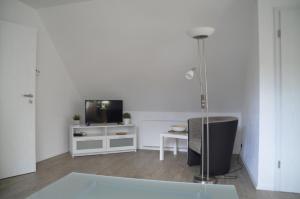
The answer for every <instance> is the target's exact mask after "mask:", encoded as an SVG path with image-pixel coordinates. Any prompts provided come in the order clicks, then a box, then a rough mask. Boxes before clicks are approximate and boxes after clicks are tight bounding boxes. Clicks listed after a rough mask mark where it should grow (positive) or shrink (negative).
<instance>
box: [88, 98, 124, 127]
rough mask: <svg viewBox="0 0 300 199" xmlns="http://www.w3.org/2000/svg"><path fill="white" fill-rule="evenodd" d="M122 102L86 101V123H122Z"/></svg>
mask: <svg viewBox="0 0 300 199" xmlns="http://www.w3.org/2000/svg"><path fill="white" fill-rule="evenodd" d="M122 114H123V101H122V100H86V101H85V123H86V124H97V123H120V122H122V119H123V117H122Z"/></svg>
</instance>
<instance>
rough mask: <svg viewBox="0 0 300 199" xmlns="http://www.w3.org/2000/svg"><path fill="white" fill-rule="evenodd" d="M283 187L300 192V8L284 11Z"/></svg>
mask: <svg viewBox="0 0 300 199" xmlns="http://www.w3.org/2000/svg"><path fill="white" fill-rule="evenodd" d="M280 26H281V116H280V117H281V128H280V134H281V135H280V138H281V139H280V142H281V143H280V146H281V149H280V151H281V154H280V157H281V158H280V159H281V168H280V185H279V187H280V190H281V191H288V192H299V193H300V170H299V168H300V154H299V152H300V125H299V124H300V9H296V8H295V9H294V8H291V9H283V10H281V11H280Z"/></svg>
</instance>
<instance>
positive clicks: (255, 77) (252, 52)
mask: <svg viewBox="0 0 300 199" xmlns="http://www.w3.org/2000/svg"><path fill="white" fill-rule="evenodd" d="M249 9H251V10H252V11H253V13H252V14H251V16H249V17H248V19H249V21H248V22H247V24H248V26H249V27H251V28H250V29H251V37H249V38H248V39H249V40H251V41H252V42H251V44H250V45H249V46H247V49H248V53H247V54H248V57H247V65H246V67H245V70H244V75H245V78H244V101H243V111H242V118H243V124H242V132H243V136H242V137H243V138H242V143H243V148H242V152H241V156H242V159H243V162H244V165H245V167H246V168H247V171H248V173H249V175H250V178H251V180H252V182H253V184H254V186H255V187H256V186H257V183H258V153H259V65H258V10H257V2H254V1H253V2H252V4H251V6H249Z"/></svg>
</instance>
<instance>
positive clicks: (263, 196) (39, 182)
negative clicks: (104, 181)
mask: <svg viewBox="0 0 300 199" xmlns="http://www.w3.org/2000/svg"><path fill="white" fill-rule="evenodd" d="M186 156H187V154H186V153H181V152H179V153H178V155H177V156H173V154H172V153H171V152H166V153H165V160H164V161H159V152H158V151H146V150H138V152H136V153H135V152H132V153H119V154H107V155H97V156H85V157H76V158H74V159H73V158H72V157H71V156H70V155H69V154H68V153H66V154H63V155H59V156H56V157H54V158H50V159H48V160H45V161H42V162H39V163H38V164H37V172H36V173H31V174H26V175H21V176H17V177H12V178H7V179H4V180H0V198H1V199H6V198H16V199H18V198H26V197H27V196H29V195H30V194H31V193H33V192H36V191H38V190H40V189H41V188H43V187H45V186H47V185H49V184H50V183H52V182H54V181H56V180H58V179H59V178H61V177H63V176H65V175H67V174H69V173H70V172H83V173H92V174H98V175H108V176H121V177H130V178H145V179H155V180H167V181H182V182H192V180H193V176H194V175H195V174H197V173H199V166H195V167H189V166H188V165H187V164H186V161H187V158H186ZM237 162H238V159H237V158H233V160H232V169H235V168H237V167H238V166H239V165H238V163H237ZM230 175H232V176H233V175H234V176H237V179H226V180H225V179H220V180H218V183H219V184H233V185H235V186H236V189H237V191H238V194H239V197H240V199H296V198H297V199H300V194H293V193H281V192H271V191H256V190H255V189H254V187H253V186H252V184H251V181H250V178H249V176H248V174H247V171H246V170H245V169H244V168H243V169H241V170H239V171H237V172H234V173H232V174H230Z"/></svg>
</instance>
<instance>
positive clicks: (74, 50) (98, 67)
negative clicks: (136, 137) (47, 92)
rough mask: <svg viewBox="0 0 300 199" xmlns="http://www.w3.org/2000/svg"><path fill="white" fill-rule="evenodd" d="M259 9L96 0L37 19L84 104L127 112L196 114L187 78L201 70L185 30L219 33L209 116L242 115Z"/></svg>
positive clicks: (241, 4) (194, 86) (246, 4)
mask: <svg viewBox="0 0 300 199" xmlns="http://www.w3.org/2000/svg"><path fill="white" fill-rule="evenodd" d="M28 1H29V0H28ZM255 9H256V3H255V0H222V1H220V0H93V1H85V2H81V3H73V4H65V5H61V6H55V7H48V8H42V9H39V13H40V15H41V17H42V19H43V20H44V23H45V25H46V27H47V29H48V31H49V33H50V35H51V37H52V39H53V41H54V43H55V45H56V48H57V50H58V52H59V54H60V56H61V57H62V59H63V61H64V63H65V66H66V67H67V69H68V71H69V73H70V75H71V77H72V79H73V81H74V84H75V85H76V87H77V88H78V90H79V92H80V94H81V95H82V98H83V99H84V98H85V99H86V98H89V99H123V100H124V104H125V108H126V109H127V110H147V111H198V110H199V108H200V105H199V85H198V81H197V80H193V81H187V80H185V79H184V73H185V71H186V70H187V69H189V68H190V67H193V66H195V65H196V63H197V61H196V58H197V54H196V41H195V40H193V39H191V38H189V37H188V36H187V35H186V30H188V29H189V28H191V27H194V26H203V25H209V26H213V27H215V28H216V33H215V34H214V35H213V36H212V37H210V38H209V39H208V40H207V49H208V51H207V54H208V67H209V69H208V79H209V86H208V88H209V102H210V108H211V109H210V110H211V111H215V112H226V111H227V112H240V110H241V103H242V99H243V85H244V83H243V82H244V81H243V71H244V68H245V67H247V65H248V62H249V59H250V58H251V57H252V55H253V53H255V52H256V51H255V50H256V49H254V48H255V46H256V45H254V44H253V43H254V42H256V41H255V40H254V38H255V37H254V35H255V34H256V31H257V27H256V26H255V24H256V23H255V22H254V20H255V17H254V16H255V13H256V11H255Z"/></svg>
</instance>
